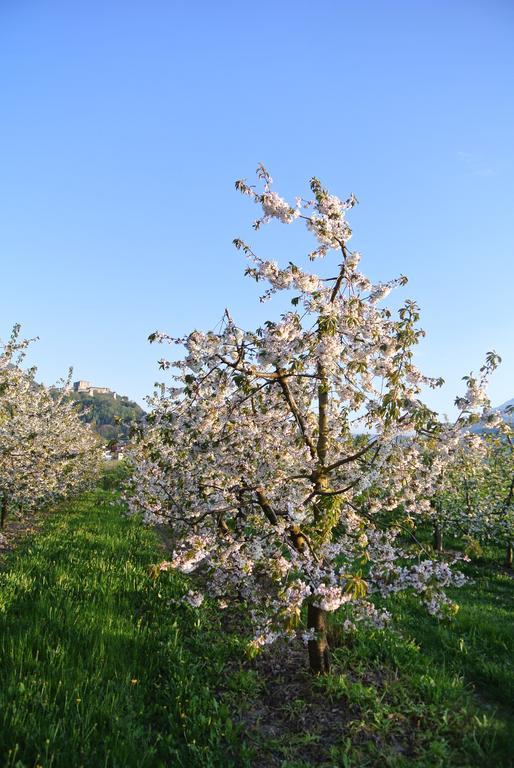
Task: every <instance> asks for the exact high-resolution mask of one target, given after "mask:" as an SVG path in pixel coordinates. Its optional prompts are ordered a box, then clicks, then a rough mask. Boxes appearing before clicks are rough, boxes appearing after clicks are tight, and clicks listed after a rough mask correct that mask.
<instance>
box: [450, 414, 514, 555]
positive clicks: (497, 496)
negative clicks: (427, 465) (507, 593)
mask: <svg viewBox="0 0 514 768" xmlns="http://www.w3.org/2000/svg"><path fill="white" fill-rule="evenodd" d="M485 425H486V426H487V427H489V428H490V430H491V431H490V432H488V433H486V434H485V435H483V436H482V437H481V442H482V449H483V457H484V458H483V460H482V463H481V465H480V466H477V465H476V464H473V462H470V461H469V458H468V460H467V461H465V462H462V463H461V467H460V468H461V471H460V473H459V474H458V475H456V476H455V484H454V490H453V499H454V507H455V514H454V520H453V521H452V522H453V524H454V525H455V527H456V528H457V529H458V530H460V531H461V532H465V533H467V534H468V535H470V536H472V537H473V538H475V539H477V540H478V541H480V542H482V543H494V544H496V545H498V546H502V547H504V548H505V565H506V567H507V568H512V546H513V542H514V432H513V428H512V425H510V424H508V423H506V422H505V421H504V420H503V418H502V416H501V414H499V413H497V412H492V413H491V414H490V415H489V418H488V419H487V420H486V421H485Z"/></svg>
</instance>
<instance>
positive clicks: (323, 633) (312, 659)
mask: <svg viewBox="0 0 514 768" xmlns="http://www.w3.org/2000/svg"><path fill="white" fill-rule="evenodd" d="M307 626H308V628H309V629H314V630H315V632H316V638H315V639H313V640H309V666H310V670H311V672H312V673H313V674H315V675H328V673H329V672H330V649H329V647H328V641H327V622H326V614H325V611H323V610H322V609H321V608H318V607H317V606H315V605H309V608H308V612H307Z"/></svg>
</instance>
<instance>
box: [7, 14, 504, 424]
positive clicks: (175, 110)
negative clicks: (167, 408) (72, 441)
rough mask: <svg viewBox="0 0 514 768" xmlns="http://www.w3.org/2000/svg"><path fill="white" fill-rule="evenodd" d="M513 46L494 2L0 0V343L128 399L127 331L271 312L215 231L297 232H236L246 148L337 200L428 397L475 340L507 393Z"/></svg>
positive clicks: (146, 374) (500, 391)
mask: <svg viewBox="0 0 514 768" xmlns="http://www.w3.org/2000/svg"><path fill="white" fill-rule="evenodd" d="M513 41H514V3H513V2H512V1H511V0H503V1H502V0H482V1H481V2H477V1H474V0H465V1H464V0H453V1H452V2H447V1H446V0H445V1H444V2H443V1H442V0H419V1H418V2H413V1H412V0H403V1H401V2H400V0H387V2H386V0H368V1H366V0H359V1H356V0H354V1H353V2H347V1H346V0H338V1H335V0H332V1H327V2H324V1H323V0H319V2H317V3H313V2H303V1H302V0H297V1H296V2H290V1H289V0H281V2H277V1H276V2H269V1H268V0H260V2H253V3H252V2H241V1H240V0H239V1H238V2H226V1H225V2H224V1H223V0H220V2H217V3H213V2H207V0H204V2H173V0H167V1H164V0H161V1H157V0H153V1H152V0H145V2H143V1H142V0H110V1H109V2H104V1H103V0H74V2H69V0H66V1H65V0H1V2H0V261H1V274H0V281H1V291H0V335H1V336H3V337H5V336H6V335H7V334H8V332H9V329H10V327H11V326H12V324H13V323H14V322H20V323H22V324H23V328H24V331H25V334H27V335H36V334H37V335H39V336H40V341H39V342H38V344H37V346H35V347H34V350H33V353H32V356H31V360H33V361H35V362H37V364H38V365H39V370H40V377H41V378H42V379H43V380H44V381H45V382H46V383H51V382H52V381H54V380H56V379H57V378H58V377H59V376H60V375H62V374H64V373H65V372H66V369H67V366H68V365H73V366H74V368H75V377H76V378H85V379H90V380H91V381H93V382H94V383H96V384H98V385H106V386H111V387H113V388H114V389H116V390H117V391H119V392H120V393H124V394H128V395H129V396H131V397H134V398H137V399H138V400H139V401H141V400H142V398H143V396H144V395H145V394H146V393H149V392H151V390H152V387H153V382H154V381H155V380H159V379H160V378H161V374H159V373H158V370H157V366H156V360H157V359H158V357H160V356H161V355H162V353H163V350H162V349H161V348H159V347H156V346H150V345H149V344H148V343H147V341H146V338H147V336H148V334H149V333H150V332H152V331H154V330H156V329H160V330H166V331H167V332H169V333H172V334H176V335H180V334H182V333H184V332H186V331H187V330H190V329H191V328H192V327H203V328H210V327H212V326H214V325H215V324H216V323H217V321H218V320H219V318H220V317H221V315H222V312H223V309H224V307H225V306H228V307H230V308H231V311H232V314H233V315H234V317H235V318H236V319H237V320H238V321H239V322H240V323H241V324H242V325H250V326H254V325H256V324H258V323H259V322H261V321H262V319H263V318H264V317H265V316H266V315H269V314H273V313H275V311H278V307H277V308H274V307H273V304H272V303H271V304H266V305H264V307H263V306H262V305H259V303H258V302H257V301H256V296H257V291H256V286H255V285H254V284H253V283H251V282H250V281H249V280H248V279H247V278H244V277H243V269H244V266H245V265H244V263H243V258H242V257H241V255H240V254H238V253H237V252H236V251H234V250H233V248H232V246H231V241H232V238H233V237H235V236H241V237H243V238H245V239H248V240H251V242H253V243H254V244H255V246H256V249H257V251H258V252H259V253H260V254H261V255H263V256H264V255H267V254H271V255H274V256H277V255H280V256H282V258H284V259H285V260H286V261H287V260H289V259H290V258H292V259H295V258H296V256H297V255H298V254H302V253H304V252H306V250H308V248H309V245H310V243H309V242H308V241H307V240H305V238H304V237H303V236H302V235H301V234H300V233H299V232H296V233H293V231H292V230H291V228H289V227H282V229H280V227H279V226H273V227H270V229H269V230H268V231H266V232H264V233H256V234H254V233H253V232H252V230H251V228H250V224H251V221H252V220H253V217H254V216H255V215H256V211H257V209H256V208H255V207H253V206H252V205H251V204H250V203H249V202H248V200H246V199H243V198H240V197H239V196H238V195H237V194H236V192H235V191H234V189H233V182H234V180H235V179H236V178H239V177H241V176H248V177H251V176H252V174H253V171H254V168H255V166H256V164H257V162H258V161H262V162H264V163H265V164H266V165H267V166H268V167H269V169H270V171H271V173H272V175H273V177H274V178H275V180H276V188H277V191H279V192H280V193H284V194H285V195H289V196H291V197H293V196H294V195H295V194H297V193H300V194H301V193H303V194H306V190H307V181H308V179H309V177H310V176H312V175H314V174H315V175H317V176H319V177H320V178H321V179H322V181H323V182H324V183H325V184H326V185H327V186H328V187H329V188H331V189H332V191H333V192H334V193H336V194H339V195H340V196H346V195H348V194H349V193H350V192H354V193H355V194H356V195H357V197H358V198H359V200H360V205H359V206H358V208H357V209H356V210H355V212H354V213H353V215H352V224H353V228H354V239H353V247H355V248H358V249H359V250H360V251H361V252H362V253H363V261H362V268H363V271H365V273H366V274H368V275H369V276H370V277H372V278H375V279H387V278H390V277H393V276H395V275H396V274H398V273H405V274H407V275H408V276H409V278H410V282H409V285H408V286H407V287H406V288H405V289H403V291H402V294H401V296H402V298H405V297H410V298H414V299H416V300H417V301H418V302H419V304H420V306H421V310H422V319H423V325H424V327H425V329H426V331H427V338H426V339H425V341H424V343H423V345H422V347H421V349H420V353H419V357H418V362H419V364H420V365H421V366H422V368H423V370H424V371H425V372H426V373H428V374H431V375H442V376H444V377H445V379H446V380H447V382H448V386H447V387H446V388H445V390H444V392H441V393H439V394H436V395H435V396H433V397H432V399H431V403H432V404H433V405H435V406H436V407H438V408H441V409H443V410H448V409H449V407H450V405H451V403H452V401H453V398H454V396H455V394H456V389H457V388H458V387H459V386H460V385H459V379H460V377H461V376H462V375H463V374H465V373H467V372H468V371H469V370H470V369H471V368H475V369H476V368H477V367H478V366H479V365H480V363H481V361H482V359H483V356H484V354H485V352H486V351H487V350H489V349H491V348H495V349H496V350H497V351H498V352H499V353H500V354H501V355H502V356H503V358H504V364H503V366H502V368H501V370H500V371H499V372H498V373H497V374H496V377H495V379H494V383H493V386H492V388H491V394H492V398H493V402H494V403H496V404H499V403H501V402H503V401H504V400H507V399H509V398H511V397H514V342H513V336H514V334H513V331H514V181H513V180H514V42H513Z"/></svg>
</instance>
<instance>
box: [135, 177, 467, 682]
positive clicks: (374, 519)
mask: <svg viewBox="0 0 514 768" xmlns="http://www.w3.org/2000/svg"><path fill="white" fill-rule="evenodd" d="M258 181H259V182H260V184H261V185H262V186H261V188H260V189H257V188H255V187H253V186H249V185H248V184H247V183H246V181H239V182H237V184H236V187H237V189H238V190H239V191H240V192H241V193H242V194H243V195H246V196H248V198H250V200H253V201H254V202H255V203H257V204H258V205H259V206H260V208H261V210H262V214H261V216H260V218H259V219H258V220H257V221H256V222H255V225H254V227H255V229H259V227H260V226H261V225H262V224H265V223H267V222H269V221H271V220H273V219H276V220H278V221H279V222H281V223H282V224H286V225H292V224H294V223H299V222H303V223H304V224H305V225H306V227H307V229H308V231H309V232H310V233H311V234H312V235H313V236H314V238H315V241H316V244H315V248H314V249H313V250H312V251H311V253H310V254H309V255H310V258H311V259H312V260H314V259H320V258H323V257H326V256H328V255H331V254H333V255H334V256H335V265H334V268H333V270H332V272H329V273H328V275H329V276H328V277H321V276H319V275H318V274H316V273H313V272H311V271H308V270H306V269H303V268H301V267H300V266H298V265H297V264H295V263H293V262H292V261H289V262H288V261H286V262H285V264H284V265H283V266H280V265H279V264H277V263H276V262H274V261H269V260H266V259H263V258H261V257H260V256H258V255H257V254H256V253H255V252H254V250H253V249H252V248H250V246H249V245H247V244H246V243H245V242H243V241H242V240H239V239H238V240H236V241H235V245H236V247H237V248H238V249H239V250H240V251H242V252H243V253H244V254H245V255H246V256H247V258H248V260H249V266H248V268H247V274H248V275H249V276H250V277H251V278H253V279H255V280H256V281H258V282H262V283H263V284H264V286H265V289H264V296H263V298H264V299H268V298H271V297H272V296H273V295H274V294H276V293H278V292H289V293H290V296H291V309H290V310H289V311H287V312H285V313H284V314H282V315H281V316H280V317H276V318H275V319H273V320H271V319H270V320H269V321H267V322H266V323H264V324H263V326H262V327H261V328H258V329H257V330H256V331H248V330H243V329H241V328H239V327H238V326H237V324H236V322H235V321H234V320H233V319H232V317H231V316H230V314H229V313H228V312H226V314H225V317H224V322H223V324H222V327H221V328H219V329H218V330H217V331H216V332H214V331H210V332H207V333H204V332H201V331H193V332H192V333H191V334H190V335H189V336H187V337H185V338H182V339H174V338H171V337H168V336H166V335H164V334H161V333H155V334H152V336H151V337H150V338H151V340H152V341H155V340H157V341H161V342H164V341H166V342H167V341H169V342H171V343H175V344H181V345H184V347H185V350H186V354H185V357H184V358H183V359H181V360H180V361H179V362H175V363H172V364H170V363H168V362H166V361H165V360H163V361H161V367H162V368H168V367H169V366H170V365H172V366H173V367H174V368H175V370H176V373H175V376H174V379H175V384H174V385H173V386H171V387H167V388H166V387H163V388H162V389H161V392H160V393H158V394H156V395H155V396H154V398H153V399H150V402H151V405H152V406H153V414H152V416H151V418H150V424H149V427H148V429H147V431H146V434H144V436H143V438H142V440H141V442H140V444H139V446H138V448H137V450H136V452H135V454H134V464H135V473H134V477H133V493H132V499H131V507H132V509H133V510H134V511H140V510H143V512H144V514H145V516H146V519H147V520H149V521H156V520H157V521H160V522H163V521H167V522H169V523H170V524H171V525H172V528H173V533H174V537H175V541H176V549H175V552H174V555H173V558H172V560H171V561H170V562H169V563H164V564H163V565H162V568H163V569H165V568H168V567H173V568H178V569H180V570H182V571H185V572H191V571H193V570H194V569H196V568H200V567H201V570H202V572H203V573H204V575H205V578H204V579H203V580H202V583H204V584H205V590H206V591H207V592H208V593H209V594H210V595H211V596H212V597H213V598H215V599H216V600H217V601H218V603H219V606H220V609H222V608H223V607H225V606H226V605H227V603H229V602H230V601H236V602H238V603H239V604H243V605H245V606H246V607H247V610H248V613H249V616H250V617H251V619H252V621H253V624H254V626H255V636H254V640H253V647H254V648H259V647H261V646H263V645H265V644H269V643H272V642H273V641H274V640H275V639H276V638H278V637H280V636H284V635H285V636H294V635H295V634H297V633H300V634H301V635H302V636H303V638H304V640H305V642H307V643H308V650H309V658H310V666H311V669H312V670H313V671H315V672H326V671H328V669H329V651H328V644H327V634H326V620H327V613H329V612H331V613H333V612H335V611H339V613H340V614H341V620H342V622H343V626H344V628H345V629H347V630H351V629H352V628H355V627H356V626H357V625H358V624H359V622H373V623H374V624H375V625H377V626H379V627H381V626H383V625H384V623H385V622H386V621H387V620H388V618H389V614H388V612H387V610H385V609H383V608H379V607H377V605H376V602H377V601H376V600H375V598H376V596H381V597H385V596H387V595H388V594H390V593H392V592H397V591H398V590H403V589H408V590H411V591H413V592H414V593H416V594H417V595H419V597H420V599H421V600H422V601H423V602H424V603H425V604H426V605H427V607H428V609H429V611H430V612H431V613H433V614H435V615H436V616H443V615H448V614H451V613H452V612H453V611H454V610H455V606H454V605H453V604H452V603H451V601H450V600H448V598H447V597H446V596H445V595H444V592H443V588H444V587H445V586H447V585H449V584H459V583H461V582H462V577H461V575H460V574H453V575H452V572H451V570H450V568H449V567H448V565H447V564H446V563H442V562H433V561H431V560H430V559H423V560H420V559H419V558H416V557H415V556H414V555H413V554H411V553H410V552H407V551H405V549H404V548H403V547H402V545H401V544H400V543H399V526H401V522H402V518H403V517H405V518H410V519H416V518H417V517H418V516H420V515H422V514H425V513H426V512H427V511H428V509H429V507H430V499H431V497H432V496H433V494H434V493H435V490H436V486H435V484H434V480H433V477H432V474H431V473H430V472H428V471H427V468H426V462H425V448H424V445H423V440H424V438H425V435H426V433H427V431H428V432H430V431H431V430H433V425H434V420H435V414H434V413H433V412H432V411H430V409H429V408H427V407H426V405H424V404H423V402H422V401H421V400H420V391H421V388H422V387H423V386H429V387H437V386H439V385H440V384H441V383H442V380H441V379H433V378H429V377H426V376H424V375H423V374H422V373H421V372H420V371H419V370H418V369H417V368H416V366H415V365H414V363H413V350H414V348H415V346H416V344H417V343H418V341H419V339H420V338H421V337H422V336H423V331H422V330H421V329H420V328H419V326H418V320H419V316H418V308H417V306H416V304H415V303H414V302H413V301H410V300H408V301H406V302H405V304H404V305H403V306H402V307H401V309H400V310H399V312H398V314H397V316H393V314H392V312H391V311H390V310H389V309H387V308H385V307H382V308H381V307H380V302H381V301H382V300H383V299H384V298H385V297H386V296H387V294H388V293H389V292H390V291H391V289H393V288H394V287H396V286H402V285H404V284H405V283H406V278H404V277H400V278H397V279H395V280H392V281H390V282H386V283H383V282H380V283H372V282H371V281H370V280H369V279H368V278H367V277H365V276H364V274H363V273H362V272H361V271H360V270H359V261H360V255H359V253H357V252H356V251H351V250H350V249H349V247H348V243H349V240H350V237H351V234H352V233H351V229H350V226H349V224H348V221H347V218H346V217H347V213H348V212H349V211H350V210H351V208H352V207H353V206H354V205H355V203H356V200H355V198H354V197H353V196H352V197H350V198H349V199H348V200H346V201H343V200H340V199H339V198H338V197H336V196H334V195H331V194H329V193H328V192H327V191H326V190H325V189H324V188H323V187H322V185H321V183H320V182H319V181H318V180H317V179H312V180H311V184H310V186H311V191H312V197H311V199H309V200H304V199H300V198H298V199H296V202H295V204H294V205H292V204H289V203H288V202H286V201H285V200H284V199H282V198H281V197H279V195H278V194H277V193H276V192H275V191H272V180H271V178H270V176H269V174H268V173H267V172H266V170H265V169H264V168H263V167H262V166H260V167H259V169H258ZM405 435H410V438H409V439H406V438H405ZM417 437H418V438H419V439H416V438H417ZM438 461H439V462H441V463H444V453H443V452H441V453H440V457H439V459H438ZM391 511H395V515H394V516H393V517H394V518H395V519H396V521H397V524H395V525H394V526H391V527H388V526H387V525H386V524H385V523H384V520H385V519H387V517H388V515H387V514H385V513H389V512H391ZM186 599H187V600H188V602H190V603H191V604H194V605H197V604H199V603H200V602H201V601H202V599H203V594H201V593H200V592H194V591H191V592H190V593H189V594H188V595H187V596H186ZM304 606H305V607H306V626H302V618H303V616H304V613H303V612H302V608H303V607H304Z"/></svg>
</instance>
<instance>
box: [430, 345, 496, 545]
mask: <svg viewBox="0 0 514 768" xmlns="http://www.w3.org/2000/svg"><path fill="white" fill-rule="evenodd" d="M500 362H501V359H500V357H499V356H498V355H497V354H496V353H495V352H489V353H488V354H487V357H486V361H485V363H484V365H483V366H482V367H481V369H480V374H479V376H478V377H476V376H474V375H473V374H472V373H471V374H470V375H469V376H465V377H464V380H465V382H466V391H465V392H464V394H463V395H461V396H460V397H457V398H456V400H455V404H456V406H457V408H458V415H457V417H456V419H455V420H454V421H453V422H449V421H447V420H446V421H440V422H438V423H434V424H433V425H431V427H430V430H429V431H427V433H426V434H425V435H421V443H420V446H422V447H423V450H424V455H425V462H424V463H425V468H426V469H425V471H427V472H429V473H430V475H431V481H432V486H433V489H434V494H433V496H432V498H431V499H430V509H429V511H428V513H427V515H426V517H427V519H428V520H429V521H430V522H431V524H432V525H433V529H434V549H435V550H436V552H439V553H441V552H443V534H444V530H445V528H446V529H448V530H452V531H453V532H454V533H460V534H462V533H463V532H464V533H465V534H466V535H468V536H472V535H473V533H476V531H474V530H473V526H472V525H471V524H470V521H471V518H472V516H474V510H475V509H476V508H477V505H478V503H479V498H480V495H481V493H482V489H483V485H484V476H485V474H487V444H486V442H485V440H484V438H483V436H482V435H480V434H474V433H473V432H472V431H471V429H472V427H473V425H476V424H477V423H478V422H481V423H484V424H487V425H489V426H493V425H496V424H497V423H498V414H497V413H496V412H494V411H493V410H492V409H491V403H490V400H489V398H488V396H487V385H488V381H489V377H490V375H491V374H492V373H493V372H494V371H495V370H496V368H497V367H498V365H499V363H500ZM500 421H501V418H500ZM465 517H466V518H467V520H468V524H467V525H465V526H463V525H462V522H463V519H464V518H465Z"/></svg>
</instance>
